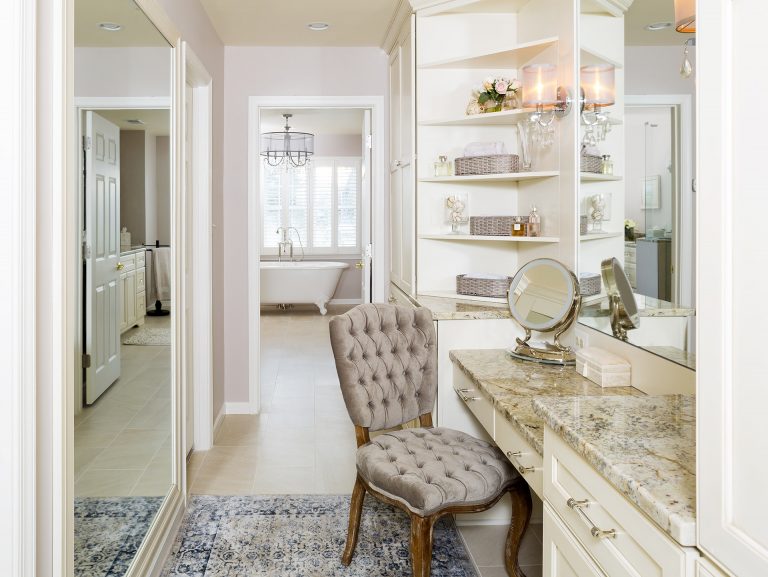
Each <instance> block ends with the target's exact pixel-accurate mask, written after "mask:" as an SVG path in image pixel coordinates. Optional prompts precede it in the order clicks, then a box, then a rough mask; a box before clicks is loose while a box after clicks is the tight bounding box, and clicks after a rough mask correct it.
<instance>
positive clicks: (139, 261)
mask: <svg viewBox="0 0 768 577" xmlns="http://www.w3.org/2000/svg"><path fill="white" fill-rule="evenodd" d="M146 255H147V253H146V251H145V250H144V249H139V250H134V251H125V252H122V253H120V265H121V267H120V306H119V309H120V332H121V333H124V332H125V331H127V330H128V329H130V328H132V327H135V326H141V325H143V324H144V317H145V316H146V314H147V297H146V294H147V293H146V285H147V280H146V279H147V275H146V270H147V269H146Z"/></svg>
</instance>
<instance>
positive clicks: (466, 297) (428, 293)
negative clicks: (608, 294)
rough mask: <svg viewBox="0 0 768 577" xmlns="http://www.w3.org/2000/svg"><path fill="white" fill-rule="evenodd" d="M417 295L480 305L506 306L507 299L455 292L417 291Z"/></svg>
mask: <svg viewBox="0 0 768 577" xmlns="http://www.w3.org/2000/svg"><path fill="white" fill-rule="evenodd" d="M419 295H423V296H425V297H442V298H449V299H459V300H464V301H477V302H482V303H499V304H504V305H505V304H508V303H507V299H502V298H493V297H476V296H472V295H460V294H458V293H457V292H456V291H455V290H452V291H450V290H435V291H429V290H426V291H419Z"/></svg>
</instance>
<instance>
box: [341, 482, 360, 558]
mask: <svg viewBox="0 0 768 577" xmlns="http://www.w3.org/2000/svg"><path fill="white" fill-rule="evenodd" d="M364 500H365V485H363V483H362V481H360V478H359V477H358V478H357V479H355V488H354V489H353V490H352V500H351V502H350V503H349V530H348V531H347V545H346V546H345V547H344V554H343V555H342V556H341V562H342V563H344V565H349V564H350V563H351V562H352V556H353V555H354V554H355V547H357V534H358V531H359V530H360V517H361V515H362V513H363V501H364Z"/></svg>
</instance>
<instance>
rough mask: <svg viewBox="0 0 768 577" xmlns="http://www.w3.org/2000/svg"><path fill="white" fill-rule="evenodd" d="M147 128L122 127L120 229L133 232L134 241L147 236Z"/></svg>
mask: <svg viewBox="0 0 768 577" xmlns="http://www.w3.org/2000/svg"><path fill="white" fill-rule="evenodd" d="M144 138H145V136H144V131H143V130H121V131H120V230H122V228H123V227H125V228H127V229H128V232H130V233H131V244H141V243H143V242H144V241H145V240H146V222H147V221H146V218H145V212H146V205H145V199H144V186H145V183H146V182H145V179H144Z"/></svg>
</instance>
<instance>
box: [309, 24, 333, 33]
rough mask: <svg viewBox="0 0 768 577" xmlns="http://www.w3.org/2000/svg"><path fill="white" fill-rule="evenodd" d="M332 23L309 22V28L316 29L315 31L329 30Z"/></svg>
mask: <svg viewBox="0 0 768 577" xmlns="http://www.w3.org/2000/svg"><path fill="white" fill-rule="evenodd" d="M330 27H331V25H330V24H328V23H327V22H310V23H309V24H307V28H309V29H310V30H314V31H315V32H320V31H321V30H328V28H330Z"/></svg>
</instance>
